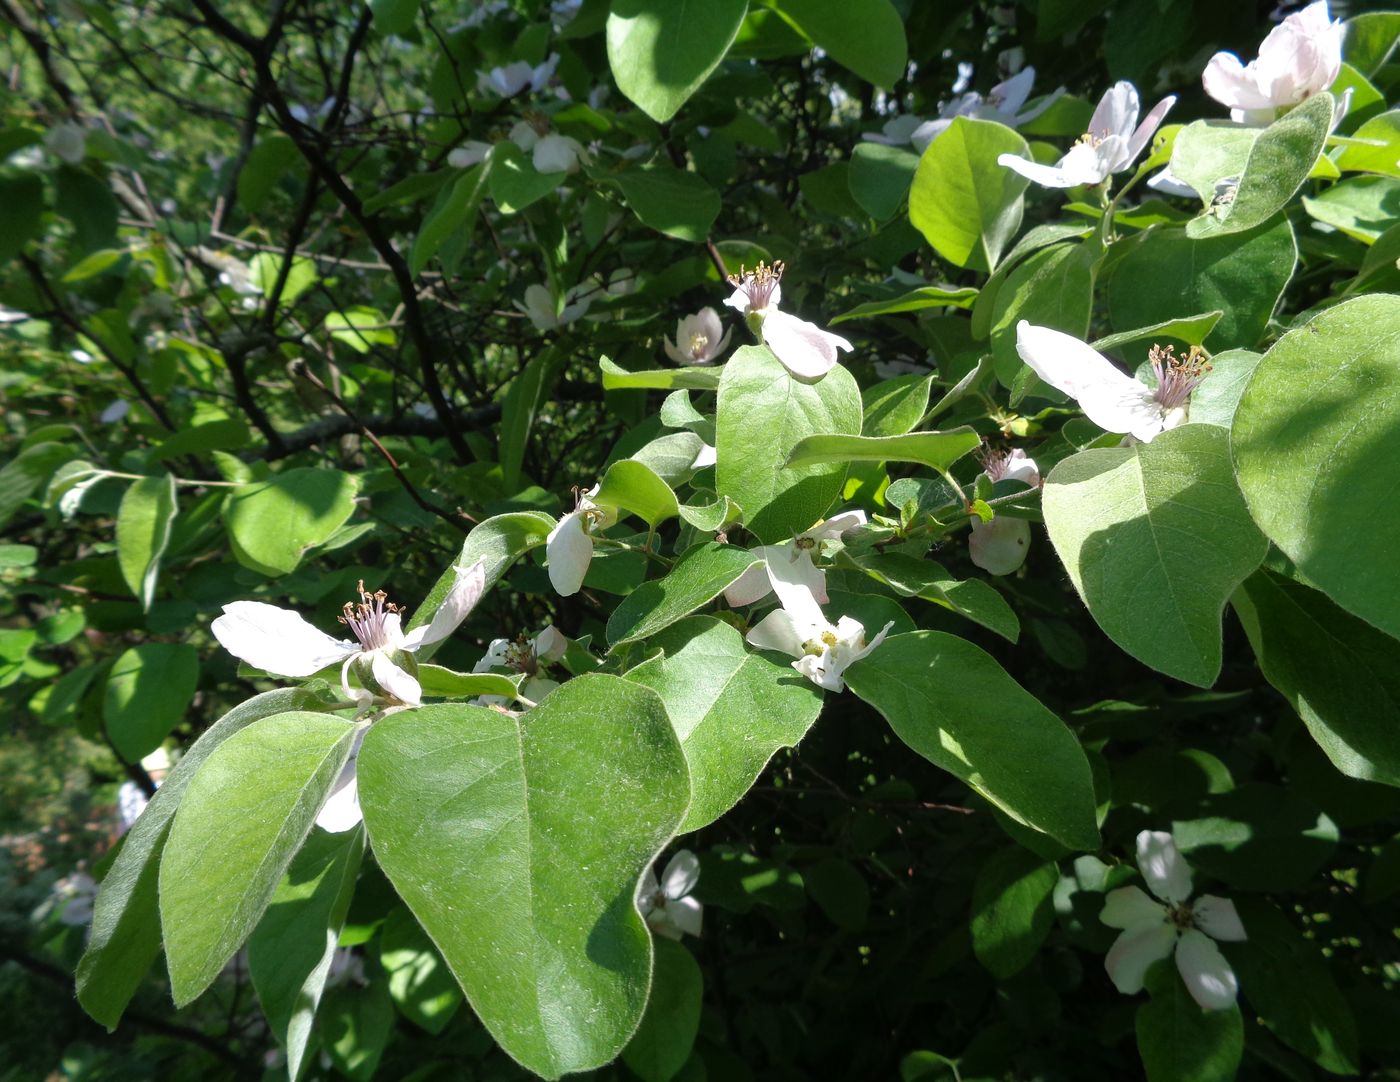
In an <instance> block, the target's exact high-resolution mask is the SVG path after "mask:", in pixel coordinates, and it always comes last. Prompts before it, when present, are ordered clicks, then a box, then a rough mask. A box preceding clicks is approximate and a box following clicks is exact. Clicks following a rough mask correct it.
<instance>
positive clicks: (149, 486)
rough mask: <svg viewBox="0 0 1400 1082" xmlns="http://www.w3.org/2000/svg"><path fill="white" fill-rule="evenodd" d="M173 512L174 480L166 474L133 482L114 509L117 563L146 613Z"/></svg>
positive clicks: (167, 541)
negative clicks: (115, 509)
mask: <svg viewBox="0 0 1400 1082" xmlns="http://www.w3.org/2000/svg"><path fill="white" fill-rule="evenodd" d="M175 512H176V506H175V478H174V477H172V476H171V475H170V474H168V473H167V474H164V475H162V476H160V477H143V478H141V480H139V481H136V482H134V483H133V484H132V485H131V487H130V488H128V489H127V490H126V494H125V495H124V496H123V497H122V502H121V507H120V508H119V509H118V510H117V563H118V565H120V567H121V570H122V578H123V579H125V580H126V584H127V586H128V587H129V588H130V589H131V592H132V593H133V594H135V595H136V598H137V600H139V601H140V602H141V608H142V609H143V610H144V611H146V612H150V611H151V602H152V601H153V600H154V599H155V595H156V577H157V576H158V575H159V574H160V558H161V556H163V555H164V554H165V547H166V545H168V544H169V543H170V526H171V524H172V523H173V522H174V521H175Z"/></svg>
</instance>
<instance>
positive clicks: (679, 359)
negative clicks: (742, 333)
mask: <svg viewBox="0 0 1400 1082" xmlns="http://www.w3.org/2000/svg"><path fill="white" fill-rule="evenodd" d="M732 333H733V328H731V329H730V330H725V329H724V324H722V323H721V322H720V321H719V313H718V312H716V311H715V310H714V309H713V308H710V307H709V306H708V305H707V306H706V307H704V308H702V309H700V311H698V312H696V313H695V314H694V315H691V316H686V317H685V318H684V319H681V320H678V321H677V322H676V340H675V341H674V342H672V341H671V340H670V339H669V338H664V337H663V338H662V339H661V341H662V343H663V344H664V345H665V347H666V356H668V357H670V358H671V360H673V361H675V362H676V363H677V364H711V363H712V362H713V361H714V360H715V359H716V358H717V357H718V356H719V355H720V354H721V353H723V352H724V351H725V350H726V349H727V348H728V347H729V336H730V335H731V334H732Z"/></svg>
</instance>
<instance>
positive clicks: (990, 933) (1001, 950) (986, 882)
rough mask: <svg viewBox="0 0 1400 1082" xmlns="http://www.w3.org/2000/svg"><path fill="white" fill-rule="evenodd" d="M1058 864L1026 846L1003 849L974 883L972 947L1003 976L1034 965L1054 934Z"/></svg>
mask: <svg viewBox="0 0 1400 1082" xmlns="http://www.w3.org/2000/svg"><path fill="white" fill-rule="evenodd" d="M1059 879H1060V873H1059V872H1058V871H1057V870H1056V868H1055V865H1053V864H1046V863H1044V862H1043V861H1042V860H1041V859H1040V858H1039V857H1037V856H1036V855H1035V854H1034V853H1032V852H1030V851H1028V850H1026V849H1021V848H1002V849H998V850H997V851H996V852H995V853H993V854H992V856H991V857H990V858H989V859H988V860H987V861H986V862H985V863H984V864H983V865H982V867H981V868H979V869H978V871H977V878H976V879H975V880H974V881H973V884H972V921H971V925H970V927H971V930H972V951H973V953H974V954H976V955H977V960H978V961H979V962H981V963H982V967H983V968H984V969H986V970H987V972H988V973H990V974H991V975H992V976H994V977H996V978H997V979H998V980H1006V978H1008V977H1010V976H1012V975H1014V974H1016V973H1019V972H1020V971H1021V970H1023V969H1025V968H1026V966H1028V965H1030V963H1031V960H1032V959H1034V958H1035V956H1036V954H1037V953H1038V952H1039V951H1040V945H1041V944H1042V943H1044V942H1045V937H1046V936H1047V935H1049V934H1050V926H1051V924H1053V923H1054V919H1055V910H1054V907H1053V906H1052V905H1051V901H1050V896H1051V894H1052V893H1053V892H1054V890H1055V884H1056V883H1058V882H1059Z"/></svg>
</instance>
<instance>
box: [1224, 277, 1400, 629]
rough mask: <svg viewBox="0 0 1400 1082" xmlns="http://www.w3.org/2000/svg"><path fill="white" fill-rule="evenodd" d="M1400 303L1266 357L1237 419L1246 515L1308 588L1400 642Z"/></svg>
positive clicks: (1336, 315) (1381, 299) (1344, 319)
mask: <svg viewBox="0 0 1400 1082" xmlns="http://www.w3.org/2000/svg"><path fill="white" fill-rule="evenodd" d="M1397 356H1400V297H1395V296H1387V295H1384V294H1378V295H1374V296H1366V297H1358V298H1356V299H1355V300H1351V301H1346V302H1344V303H1342V304H1339V305H1337V306H1336V307H1335V308H1329V309H1327V310H1326V311H1325V312H1322V313H1321V314H1320V315H1318V316H1317V317H1316V318H1314V319H1313V320H1311V321H1310V322H1309V323H1308V324H1307V325H1306V326H1304V327H1301V328H1299V329H1298V330H1296V331H1290V332H1289V333H1288V334H1286V335H1284V336H1283V337H1282V338H1280V339H1279V340H1278V342H1276V343H1275V344H1274V346H1273V348H1272V349H1270V350H1269V352H1268V353H1266V354H1264V358H1263V360H1261V361H1260V362H1259V364H1258V366H1257V367H1256V368H1255V369H1254V375H1253V377H1252V378H1251V379H1250V381H1249V386H1248V387H1246V388H1245V392H1244V395H1243V396H1242V397H1241V398H1240V404H1239V406H1238V408H1237V409H1236V410H1235V419H1234V426H1233V428H1232V430H1231V446H1232V449H1233V451H1234V457H1235V469H1236V472H1237V473H1238V475H1239V481H1240V487H1241V488H1242V489H1243V490H1244V496H1245V499H1246V500H1247V501H1248V503H1249V510H1250V513H1251V514H1253V516H1254V521H1255V522H1257V523H1258V524H1259V528H1260V529H1262V530H1263V531H1264V533H1265V534H1267V535H1268V537H1269V540H1270V541H1272V542H1273V543H1274V544H1275V545H1277V546H1278V547H1279V548H1280V549H1282V550H1283V551H1284V552H1285V553H1286V554H1287V555H1288V557H1289V558H1290V559H1291V560H1292V561H1293V562H1294V563H1295V564H1297V565H1298V570H1299V571H1300V572H1302V574H1303V576H1304V577H1305V579H1306V580H1307V581H1309V582H1311V583H1313V584H1314V585H1316V586H1318V587H1319V588H1320V589H1322V590H1323V591H1325V592H1326V593H1327V594H1328V596H1330V597H1331V598H1332V600H1333V601H1336V602H1337V603H1338V604H1339V605H1341V606H1342V607H1343V608H1344V609H1347V610H1349V611H1351V612H1353V613H1355V614H1356V615H1357V616H1360V617H1361V618H1362V619H1363V620H1366V621H1368V622H1370V623H1372V624H1374V625H1375V626H1376V627H1378V628H1380V629H1381V630H1382V631H1384V632H1386V633H1387V634H1389V635H1391V636H1392V637H1400V570H1397V567H1400V565H1397V564H1396V560H1395V554H1396V552H1400V505H1397V504H1396V502H1395V498H1394V497H1395V477H1396V475H1397V473H1400V365H1397V364H1396V357H1397Z"/></svg>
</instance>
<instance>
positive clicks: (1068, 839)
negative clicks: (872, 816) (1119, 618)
mask: <svg viewBox="0 0 1400 1082" xmlns="http://www.w3.org/2000/svg"><path fill="white" fill-rule="evenodd" d="M846 682H847V683H848V684H850V686H851V690H852V691H854V692H855V693H856V694H857V695H859V696H860V697H861V698H862V699H864V700H865V701H866V702H868V703H869V704H870V705H871V706H873V707H874V708H875V709H876V710H878V711H880V713H881V714H883V715H884V716H885V720H886V721H888V722H889V723H890V727H891V728H893V729H894V731H895V734H896V735H897V736H898V737H899V738H900V739H901V740H903V741H904V742H905V743H906V744H908V745H909V746H910V747H911V748H913V749H914V750H915V751H917V752H918V753H919V754H920V755H922V756H923V757H924V758H925V759H927V760H928V761H929V762H931V763H933V764H934V765H935V766H939V767H942V768H943V769H944V770H946V771H948V772H949V773H951V774H953V775H955V776H956V777H958V778H961V779H962V780H963V781H965V782H966V783H967V784H968V785H970V786H971V787H972V788H973V789H975V790H977V792H979V793H981V794H982V795H983V796H984V797H986V798H987V799H988V800H990V801H991V802H992V803H993V804H994V805H996V806H997V807H998V808H1000V809H1001V810H1002V811H1004V812H1006V813H1007V815H1009V816H1011V818H1013V819H1015V820H1016V821H1018V822H1021V823H1024V824H1025V825H1027V826H1029V827H1034V828H1035V829H1036V830H1039V831H1041V832H1042V833H1045V834H1049V835H1050V836H1051V837H1053V838H1056V839H1057V840H1059V841H1061V842H1063V843H1064V844H1065V845H1068V846H1070V847H1071V848H1073V849H1096V848H1098V845H1099V831H1098V826H1097V823H1096V821H1095V817H1094V782H1093V778H1092V776H1091V775H1090V772H1089V760H1088V759H1087V758H1085V756H1084V749H1083V748H1081V747H1080V746H1079V741H1078V740H1076V739H1075V738H1074V734H1073V733H1071V732H1070V731H1069V729H1067V728H1066V727H1065V724H1064V722H1062V721H1061V720H1060V719H1059V718H1057V717H1056V716H1055V715H1054V714H1052V713H1051V712H1050V711H1049V710H1047V709H1046V708H1045V706H1044V705H1042V704H1041V702H1040V700H1038V699H1037V698H1036V697H1035V696H1034V695H1032V694H1031V693H1030V692H1028V691H1026V689H1025V688H1023V687H1021V685H1020V684H1018V683H1016V681H1015V680H1013V679H1011V677H1010V676H1008V675H1007V673H1006V670H1005V669H1003V668H1002V667H1001V666H1000V665H998V664H997V662H996V660H995V659H994V658H993V657H992V656H991V655H990V654H988V653H987V652H986V651H985V650H982V649H981V648H979V647H977V646H974V645H973V644H972V643H970V642H968V641H966V640H965V639H960V638H958V637H957V636H956V635H948V634H945V633H943V632H941V631H915V632H911V633H909V634H905V635H892V636H891V637H890V638H888V639H886V640H885V641H884V643H882V644H881V645H880V646H879V647H878V648H877V649H876V650H875V651H874V653H872V654H871V655H870V656H869V657H867V658H865V659H863V660H861V661H858V662H856V663H855V664H854V665H852V666H851V667H850V668H849V669H847V670H846Z"/></svg>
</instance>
